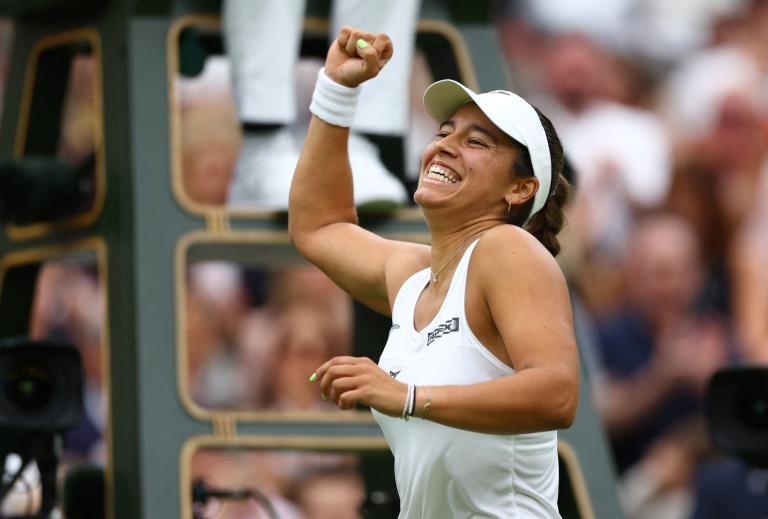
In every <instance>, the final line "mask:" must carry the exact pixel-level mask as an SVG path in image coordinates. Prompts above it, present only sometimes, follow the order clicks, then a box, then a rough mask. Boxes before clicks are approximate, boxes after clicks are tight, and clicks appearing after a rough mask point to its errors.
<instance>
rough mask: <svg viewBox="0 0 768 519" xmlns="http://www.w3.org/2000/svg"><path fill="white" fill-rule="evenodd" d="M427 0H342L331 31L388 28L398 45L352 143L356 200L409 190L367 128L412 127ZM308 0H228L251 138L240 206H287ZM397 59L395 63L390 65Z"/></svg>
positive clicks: (245, 147) (234, 194)
mask: <svg viewBox="0 0 768 519" xmlns="http://www.w3.org/2000/svg"><path fill="white" fill-rule="evenodd" d="M419 7H420V1H418V0H396V1H390V2H366V1H361V0H335V1H334V2H333V3H332V12H331V27H330V34H332V35H336V34H337V33H338V32H339V29H340V28H341V26H343V25H354V26H357V27H368V28H370V30H373V31H386V32H387V33H388V34H390V35H391V37H392V39H393V41H394V42H395V44H396V45H397V46H398V53H397V55H395V56H394V57H393V59H392V60H391V61H390V63H389V64H388V65H387V70H386V71H384V72H383V74H382V75H381V78H380V79H381V82H379V83H376V84H371V85H366V88H365V89H364V90H363V93H362V95H361V99H360V112H359V113H358V117H357V119H356V122H355V125H354V127H353V129H354V130H355V132H354V133H353V134H352V135H353V136H352V138H351V139H350V143H349V151H350V161H351V164H352V170H353V173H354V175H355V180H356V182H355V203H356V204H357V205H358V206H365V205H367V204H373V203H381V202H384V203H387V204H396V205H401V204H403V203H405V202H406V201H407V200H406V198H407V195H406V190H405V187H404V186H403V184H402V183H400V182H399V181H398V180H397V179H396V178H395V177H394V176H393V174H392V173H391V172H390V171H388V170H387V169H386V167H385V166H384V165H383V163H382V162H381V160H380V159H379V157H378V151H377V149H376V147H375V146H374V145H373V144H372V143H371V142H369V141H368V140H367V139H366V138H365V137H363V135H364V134H367V133H370V134H377V135H401V136H402V135H404V134H405V131H406V128H407V127H408V108H409V92H408V87H409V74H410V72H411V61H412V57H413V48H414V43H415V28H416V20H417V18H418V14H419ZM304 8H305V2H304V1H303V0H291V1H284V2H254V1H252V0H225V2H224V4H223V18H224V35H225V41H226V47H227V54H228V56H229V59H230V63H231V71H232V83H233V87H234V93H235V98H236V100H237V108H238V116H239V121H240V122H241V124H242V127H243V130H244V141H243V144H242V147H241V150H240V154H239V158H238V162H237V164H236V166H235V171H234V180H233V182H232V184H231V186H230V189H229V197H228V202H229V205H230V206H231V207H235V208H262V209H268V210H285V209H287V207H288V190H289V188H290V183H291V178H292V176H293V170H294V168H295V167H296V163H297V161H298V157H299V145H298V143H297V142H296V137H295V135H293V134H292V133H291V132H290V129H289V128H288V126H289V125H291V124H292V123H294V122H295V121H296V118H297V110H296V102H295V90H296V83H297V82H296V79H295V64H296V62H297V60H298V56H299V43H300V41H301V28H302V20H303V16H304ZM390 67H391V68H390Z"/></svg>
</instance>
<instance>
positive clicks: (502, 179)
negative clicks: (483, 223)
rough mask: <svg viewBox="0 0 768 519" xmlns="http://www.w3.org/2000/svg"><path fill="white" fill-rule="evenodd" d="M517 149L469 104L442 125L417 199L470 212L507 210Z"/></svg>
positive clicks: (423, 170)
mask: <svg viewBox="0 0 768 519" xmlns="http://www.w3.org/2000/svg"><path fill="white" fill-rule="evenodd" d="M517 153H518V151H517V148H516V147H515V144H514V143H513V141H512V140H511V139H510V138H509V137H508V136H507V135H506V134H505V133H503V132H502V131H501V130H499V129H498V128H497V127H496V126H495V125H494V124H493V123H492V122H491V121H490V120H489V119H488V118H487V117H486V116H485V114H484V113H483V112H482V111H481V110H480V109H479V108H478V107H477V105H475V104H474V103H469V104H466V105H464V106H462V107H461V108H459V109H458V110H457V111H456V112H455V113H454V114H453V115H452V116H451V118H450V119H448V120H447V121H445V122H443V123H442V124H441V125H440V127H439V129H438V132H437V135H436V136H435V138H434V140H433V141H432V142H431V143H429V144H428V145H427V147H426V149H425V150H424V153H423V155H422V167H421V173H420V175H419V186H418V189H417V190H416V194H415V196H414V199H415V200H416V203H418V204H419V205H420V206H422V207H424V208H438V207H453V208H456V209H460V210H462V213H461V214H466V213H465V211H469V213H468V215H471V214H477V213H478V211H481V212H482V213H483V214H487V213H488V211H489V210H491V211H492V212H500V213H501V212H506V208H507V202H506V201H505V198H504V197H505V194H506V193H507V191H508V190H509V189H510V187H511V186H512V184H513V182H515V179H514V176H513V175H512V164H513V162H514V160H515V157H516V154H517Z"/></svg>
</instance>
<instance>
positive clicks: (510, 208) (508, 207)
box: [507, 200, 512, 214]
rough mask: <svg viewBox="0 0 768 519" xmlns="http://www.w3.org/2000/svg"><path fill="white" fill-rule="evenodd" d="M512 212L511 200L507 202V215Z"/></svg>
mask: <svg viewBox="0 0 768 519" xmlns="http://www.w3.org/2000/svg"><path fill="white" fill-rule="evenodd" d="M511 210H512V200H510V201H509V205H507V214H509V212H510V211H511Z"/></svg>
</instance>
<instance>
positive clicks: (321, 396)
mask: <svg viewBox="0 0 768 519" xmlns="http://www.w3.org/2000/svg"><path fill="white" fill-rule="evenodd" d="M320 398H322V399H323V400H328V397H327V396H325V393H320Z"/></svg>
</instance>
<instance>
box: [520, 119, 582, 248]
mask: <svg viewBox="0 0 768 519" xmlns="http://www.w3.org/2000/svg"><path fill="white" fill-rule="evenodd" d="M536 113H538V114H539V120H541V125H542V126H543V127H544V133H546V135H547V143H548V144H549V157H550V161H551V163H552V183H551V185H550V188H549V194H548V196H547V201H546V202H545V203H544V207H542V208H541V210H539V212H537V213H536V214H535V215H533V217H532V218H531V219H530V220H529V221H528V223H526V224H524V225H523V222H524V221H525V219H526V217H527V216H528V214H529V213H530V212H531V206H533V198H531V199H530V200H528V202H526V203H525V204H523V205H522V206H520V208H519V209H518V210H517V211H512V212H511V213H510V216H509V219H508V221H509V223H511V224H514V225H517V226H519V227H523V228H524V229H525V230H526V231H528V232H529V233H531V234H532V235H534V236H535V237H536V239H537V240H539V241H540V242H541V244H542V245H544V247H546V249H547V250H548V251H549V252H550V253H551V254H552V255H553V256H557V254H558V253H559V252H560V242H559V241H558V240H557V234H558V233H559V232H560V229H562V228H563V224H564V223H565V215H564V214H563V206H564V205H565V203H566V202H567V201H568V198H569V197H570V194H571V185H570V183H569V182H568V180H567V179H566V178H565V177H564V176H563V168H564V166H565V158H564V156H563V145H562V144H561V143H560V138H559V137H558V136H557V132H556V131H555V127H554V126H553V125H552V121H550V120H549V119H548V118H547V116H545V115H544V114H542V113H541V112H540V111H539V109H538V108H536ZM520 148H521V150H522V151H524V152H525V153H519V154H518V156H517V158H516V159H515V163H514V165H513V170H514V174H515V175H517V176H518V177H532V176H534V175H533V165H532V164H531V157H530V155H529V154H528V150H527V148H525V147H524V146H522V145H520Z"/></svg>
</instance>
